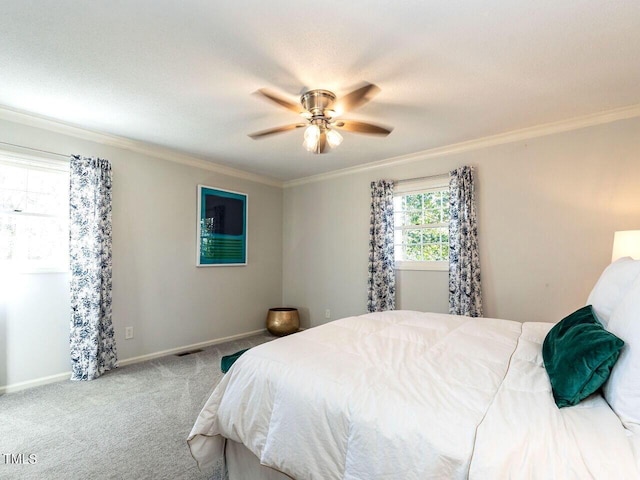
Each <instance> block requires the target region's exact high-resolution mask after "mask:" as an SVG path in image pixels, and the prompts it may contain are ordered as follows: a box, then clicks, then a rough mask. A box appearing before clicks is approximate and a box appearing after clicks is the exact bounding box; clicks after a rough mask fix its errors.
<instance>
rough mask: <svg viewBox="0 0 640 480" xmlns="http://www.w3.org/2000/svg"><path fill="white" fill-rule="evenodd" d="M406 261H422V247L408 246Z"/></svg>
mask: <svg viewBox="0 0 640 480" xmlns="http://www.w3.org/2000/svg"><path fill="white" fill-rule="evenodd" d="M404 260H422V246H421V245H406V246H405V255H404Z"/></svg>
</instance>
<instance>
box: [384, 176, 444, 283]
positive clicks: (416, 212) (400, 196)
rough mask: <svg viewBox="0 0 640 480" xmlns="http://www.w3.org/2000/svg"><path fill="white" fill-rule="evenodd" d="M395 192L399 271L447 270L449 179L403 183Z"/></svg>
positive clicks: (395, 225)
mask: <svg viewBox="0 0 640 480" xmlns="http://www.w3.org/2000/svg"><path fill="white" fill-rule="evenodd" d="M394 192H395V193H394V199H393V207H394V208H393V210H394V229H395V239H394V244H395V260H396V268H397V269H399V270H448V269H449V185H448V178H447V177H446V176H444V177H435V178H429V179H427V180H420V181H415V182H408V183H401V184H399V185H397V186H396V188H395V189H394Z"/></svg>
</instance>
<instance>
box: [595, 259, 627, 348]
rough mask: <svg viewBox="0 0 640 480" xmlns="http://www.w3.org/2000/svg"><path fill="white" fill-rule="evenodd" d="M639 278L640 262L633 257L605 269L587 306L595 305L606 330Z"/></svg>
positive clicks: (619, 260) (620, 260) (617, 261)
mask: <svg viewBox="0 0 640 480" xmlns="http://www.w3.org/2000/svg"><path fill="white" fill-rule="evenodd" d="M639 276H640V260H634V259H633V258H631V257H623V258H620V259H618V260H616V261H615V262H613V263H612V264H611V265H609V266H608V267H607V268H605V269H604V272H602V275H600V278H599V279H598V281H597V282H596V285H595V286H594V287H593V290H591V294H590V295H589V298H588V299H587V305H593V310H594V311H595V312H596V315H597V316H598V320H600V321H601V322H602V325H603V326H604V328H607V325H608V323H609V317H610V316H611V313H612V312H613V310H614V309H615V308H616V307H617V306H618V304H619V303H620V302H621V301H622V299H623V298H624V296H625V295H626V293H627V292H628V291H629V290H630V289H631V285H632V284H633V281H634V280H635V279H636V278H638V277H639ZM623 340H624V339H623Z"/></svg>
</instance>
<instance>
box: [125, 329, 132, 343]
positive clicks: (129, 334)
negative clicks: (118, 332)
mask: <svg viewBox="0 0 640 480" xmlns="http://www.w3.org/2000/svg"><path fill="white" fill-rule="evenodd" d="M132 338H133V327H125V329H124V339H125V340H131V339H132Z"/></svg>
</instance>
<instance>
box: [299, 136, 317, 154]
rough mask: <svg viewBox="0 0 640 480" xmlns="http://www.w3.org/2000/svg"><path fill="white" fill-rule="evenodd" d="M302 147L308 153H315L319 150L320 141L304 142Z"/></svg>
mask: <svg viewBox="0 0 640 480" xmlns="http://www.w3.org/2000/svg"><path fill="white" fill-rule="evenodd" d="M302 146H303V147H304V148H305V150H306V151H307V152H312V153H315V151H316V150H317V149H318V140H313V139H310V140H305V141H304V142H302Z"/></svg>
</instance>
